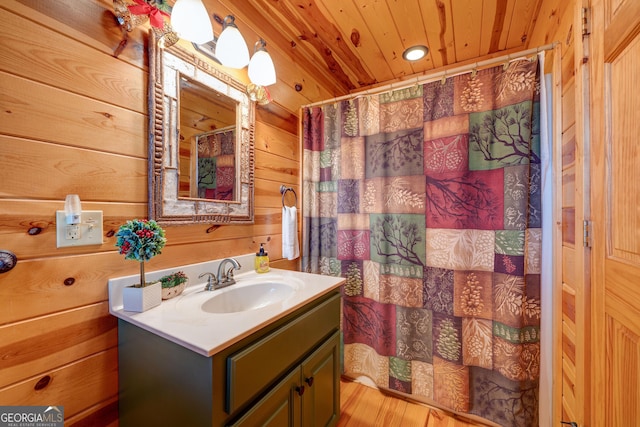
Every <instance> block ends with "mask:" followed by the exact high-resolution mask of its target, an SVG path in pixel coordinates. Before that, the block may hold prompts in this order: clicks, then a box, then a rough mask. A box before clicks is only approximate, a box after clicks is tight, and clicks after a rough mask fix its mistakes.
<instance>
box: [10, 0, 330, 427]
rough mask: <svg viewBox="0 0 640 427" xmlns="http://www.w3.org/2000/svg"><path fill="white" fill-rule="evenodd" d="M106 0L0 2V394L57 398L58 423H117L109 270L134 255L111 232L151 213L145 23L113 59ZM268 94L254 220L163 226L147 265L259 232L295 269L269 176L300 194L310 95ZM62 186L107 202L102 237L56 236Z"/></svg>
mask: <svg viewBox="0 0 640 427" xmlns="http://www.w3.org/2000/svg"><path fill="white" fill-rule="evenodd" d="M111 10H112V2H111V1H110V0H57V1H48V0H3V1H2V3H1V4H0V106H1V108H0V159H1V160H0V164H1V167H0V249H1V250H10V251H12V252H14V253H15V254H16V255H17V257H18V259H19V261H18V264H17V266H16V267H15V268H14V269H13V270H11V271H9V272H7V273H4V274H0V404H2V405H62V406H64V410H65V418H66V423H65V425H68V426H85V425H86V426H98V425H109V426H115V425H117V423H118V420H117V392H118V378H117V367H118V366H117V325H116V320H115V318H114V317H112V316H110V315H109V312H108V306H107V280H108V279H109V278H110V277H118V276H122V275H129V274H135V273H136V272H137V271H138V265H137V263H135V262H132V261H125V260H124V258H123V257H122V256H120V255H119V254H118V253H117V252H116V249H115V247H114V244H115V238H114V237H109V236H110V232H112V231H115V230H117V228H118V226H119V225H120V224H122V223H123V222H124V221H126V220H127V219H132V218H142V217H146V216H147V202H148V194H147V101H146V98H147V94H146V93H147V77H148V62H147V58H146V39H147V35H146V30H144V29H136V30H134V31H133V32H132V33H130V37H129V41H128V45H127V46H126V48H125V49H124V50H123V51H122V53H121V54H120V56H119V57H118V58H115V57H114V56H113V50H114V48H115V47H116V46H117V45H118V43H119V41H120V38H121V37H120V36H121V35H120V31H119V29H118V28H117V27H116V25H115V21H114V19H113V16H112V14H111ZM220 13H223V12H220ZM245 73H246V72H245ZM237 77H238V78H246V76H237ZM304 78H305V79H306V81H308V82H314V79H313V78H312V77H311V76H304ZM316 87H317V91H318V93H319V94H320V96H324V98H321V99H326V98H329V93H328V92H325V91H323V89H322V88H321V87H319V86H316ZM272 94H273V95H274V97H276V98H275V99H277V100H278V102H277V103H276V102H273V103H271V104H269V105H268V106H266V107H260V106H259V107H258V110H257V112H256V114H257V123H256V132H255V135H256V141H255V148H256V153H255V159H256V165H255V166H256V167H255V177H256V186H255V207H256V215H255V218H256V220H255V224H253V225H248V226H220V227H218V228H216V229H215V230H214V231H212V232H210V233H207V232H206V230H207V228H209V226H208V225H194V226H174V227H168V228H167V229H166V232H167V239H168V244H167V247H166V248H165V249H164V251H163V253H162V255H160V256H158V257H156V258H154V259H153V260H152V261H150V262H149V263H148V267H147V270H148V271H152V270H154V269H160V268H167V267H172V266H178V265H181V264H188V263H193V262H201V261H205V260H210V259H219V258H223V257H228V256H235V255H242V254H246V253H251V252H255V251H256V249H257V248H258V247H259V242H266V243H267V245H266V247H267V250H268V251H269V254H270V256H271V259H272V262H273V264H272V265H274V266H276V267H280V268H289V269H295V268H297V267H298V263H297V262H296V261H293V262H291V261H287V260H282V257H281V196H280V194H279V187H280V185H281V184H285V185H287V186H291V187H293V188H294V189H295V190H296V191H298V192H299V176H300V166H299V164H300V163H299V157H300V150H299V148H298V147H299V144H298V117H297V114H298V108H299V106H300V105H302V104H304V103H307V102H309V100H306V99H302V98H300V95H299V94H297V93H296V92H295V90H294V89H293V87H292V86H291V88H289V87H288V86H286V87H285V86H284V85H283V86H278V85H276V86H274V87H273V91H272ZM70 193H77V194H79V195H80V197H81V199H82V206H83V209H85V210H102V211H103V212H104V232H105V236H104V243H103V244H102V245H99V246H85V247H78V248H64V249H57V248H56V232H55V228H56V227H55V211H56V210H61V209H63V207H64V198H65V195H66V194H70ZM141 357H144V355H141Z"/></svg>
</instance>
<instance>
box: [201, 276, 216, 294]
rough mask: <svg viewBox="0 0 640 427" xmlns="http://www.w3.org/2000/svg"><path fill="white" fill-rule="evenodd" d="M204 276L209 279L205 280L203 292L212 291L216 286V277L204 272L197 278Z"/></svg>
mask: <svg viewBox="0 0 640 427" xmlns="http://www.w3.org/2000/svg"><path fill="white" fill-rule="evenodd" d="M204 276H209V278H208V279H207V285H206V286H205V287H204V290H205V291H212V290H213V289H214V287H215V286H216V285H217V284H218V279H217V278H216V275H215V274H213V273H209V272H206V273H202V274H201V275H199V276H198V278H199V279H201V278H203V277H204Z"/></svg>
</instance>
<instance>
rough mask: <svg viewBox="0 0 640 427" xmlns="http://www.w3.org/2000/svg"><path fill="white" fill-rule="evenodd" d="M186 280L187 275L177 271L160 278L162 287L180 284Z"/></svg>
mask: <svg viewBox="0 0 640 427" xmlns="http://www.w3.org/2000/svg"><path fill="white" fill-rule="evenodd" d="M187 280H188V277H187V275H186V274H184V272H182V271H178V272H175V273H171V274H167V275H166V276H163V277H161V278H160V283H162V287H163V288H173V287H176V286H179V285H182V284H183V283H185V282H186V281H187Z"/></svg>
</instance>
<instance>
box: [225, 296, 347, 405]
mask: <svg viewBox="0 0 640 427" xmlns="http://www.w3.org/2000/svg"><path fill="white" fill-rule="evenodd" d="M339 327H340V295H339V294H336V295H334V296H333V297H331V298H329V299H327V300H326V301H324V302H322V303H321V304H319V305H318V306H316V307H314V308H312V309H311V310H309V311H307V312H306V313H303V314H301V315H300V316H299V317H296V318H295V319H293V320H291V321H290V322H289V323H287V324H285V325H283V326H282V327H280V328H278V329H277V330H275V331H274V332H272V333H271V334H269V335H267V336H266V337H264V338H262V339H261V340H259V341H256V342H255V343H254V344H252V345H250V346H248V347H247V348H245V349H243V350H242V351H239V352H237V353H234V354H232V355H231V356H229V357H228V358H227V387H226V404H225V407H226V411H227V413H229V414H230V413H233V412H234V411H236V410H237V409H238V408H240V407H241V406H242V405H244V404H245V403H246V402H248V401H249V400H250V399H252V398H253V397H254V396H256V395H257V394H258V393H260V392H261V391H263V390H264V389H265V387H267V386H268V385H269V384H271V383H272V382H273V381H275V380H277V379H278V378H279V377H280V376H281V375H283V374H284V373H285V372H286V371H287V370H288V369H289V368H290V367H291V366H293V364H294V363H296V362H297V361H299V360H300V359H301V358H302V357H303V356H304V355H305V354H307V353H308V352H309V350H310V349H313V348H314V347H315V346H316V345H317V344H318V343H320V341H322V340H323V339H324V338H325V337H327V336H328V335H329V334H331V333H332V332H333V331H336V330H338V329H339Z"/></svg>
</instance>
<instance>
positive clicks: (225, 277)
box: [198, 258, 242, 291]
mask: <svg viewBox="0 0 640 427" xmlns="http://www.w3.org/2000/svg"><path fill="white" fill-rule="evenodd" d="M227 263H230V264H232V265H231V267H230V268H229V269H228V270H226V271H225V269H224V266H225V264H227ZM240 268H242V266H241V265H240V263H239V262H238V261H236V260H235V259H234V258H225V259H223V260H222V261H220V264H219V265H218V274H217V275H214V274H213V273H209V272H207V273H202V274H201V275H199V276H198V277H199V278H203V277H204V276H209V277H208V279H207V284H206V285H205V287H204V290H205V291H215V290H216V289H220V288H224V287H225V286H229V285H233V284H234V283H236V280H235V279H234V278H233V270H234V269H235V270H238V269H240Z"/></svg>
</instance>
